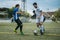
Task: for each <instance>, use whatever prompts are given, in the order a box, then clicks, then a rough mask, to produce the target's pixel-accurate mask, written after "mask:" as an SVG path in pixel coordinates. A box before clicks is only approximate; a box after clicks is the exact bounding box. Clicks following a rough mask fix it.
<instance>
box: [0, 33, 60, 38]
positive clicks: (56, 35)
mask: <svg viewBox="0 0 60 40" xmlns="http://www.w3.org/2000/svg"><path fill="white" fill-rule="evenodd" d="M0 34H16V33H14V32H0ZM25 34H28V33H25ZM44 35H48V36H59V37H60V34H44Z"/></svg>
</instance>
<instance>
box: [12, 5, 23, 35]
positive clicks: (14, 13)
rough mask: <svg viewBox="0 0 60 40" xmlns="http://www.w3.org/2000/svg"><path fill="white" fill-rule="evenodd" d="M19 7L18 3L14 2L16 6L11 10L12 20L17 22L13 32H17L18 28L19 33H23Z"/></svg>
mask: <svg viewBox="0 0 60 40" xmlns="http://www.w3.org/2000/svg"><path fill="white" fill-rule="evenodd" d="M19 7H20V5H19V4H16V6H15V8H14V10H13V17H14V21H15V22H16V23H17V27H16V28H15V30H14V32H15V33H17V29H18V28H20V33H21V35H23V31H22V28H23V24H22V22H21V21H20V19H19V17H20V14H22V12H19Z"/></svg>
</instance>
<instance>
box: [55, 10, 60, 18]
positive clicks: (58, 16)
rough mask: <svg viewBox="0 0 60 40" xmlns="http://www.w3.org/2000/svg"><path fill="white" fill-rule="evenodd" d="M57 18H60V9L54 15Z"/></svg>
mask: <svg viewBox="0 0 60 40" xmlns="http://www.w3.org/2000/svg"><path fill="white" fill-rule="evenodd" d="M54 15H55V17H56V18H60V9H58V10H57V11H56V12H55V13H54Z"/></svg>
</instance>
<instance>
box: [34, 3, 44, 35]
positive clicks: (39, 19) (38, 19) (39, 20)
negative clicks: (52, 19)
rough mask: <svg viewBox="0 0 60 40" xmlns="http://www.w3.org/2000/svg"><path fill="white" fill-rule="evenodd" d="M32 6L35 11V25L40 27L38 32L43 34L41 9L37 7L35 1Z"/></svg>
mask: <svg viewBox="0 0 60 40" xmlns="http://www.w3.org/2000/svg"><path fill="white" fill-rule="evenodd" d="M33 6H34V8H35V13H36V24H37V27H38V28H40V33H41V35H43V33H44V26H43V20H44V16H43V13H42V10H40V9H39V8H38V6H37V3H33Z"/></svg>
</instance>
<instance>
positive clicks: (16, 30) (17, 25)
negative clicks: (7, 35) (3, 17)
mask: <svg viewBox="0 0 60 40" xmlns="http://www.w3.org/2000/svg"><path fill="white" fill-rule="evenodd" d="M15 22H16V23H17V27H16V28H15V30H14V32H15V33H17V29H18V28H19V26H20V25H19V21H18V19H17V20H15Z"/></svg>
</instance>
